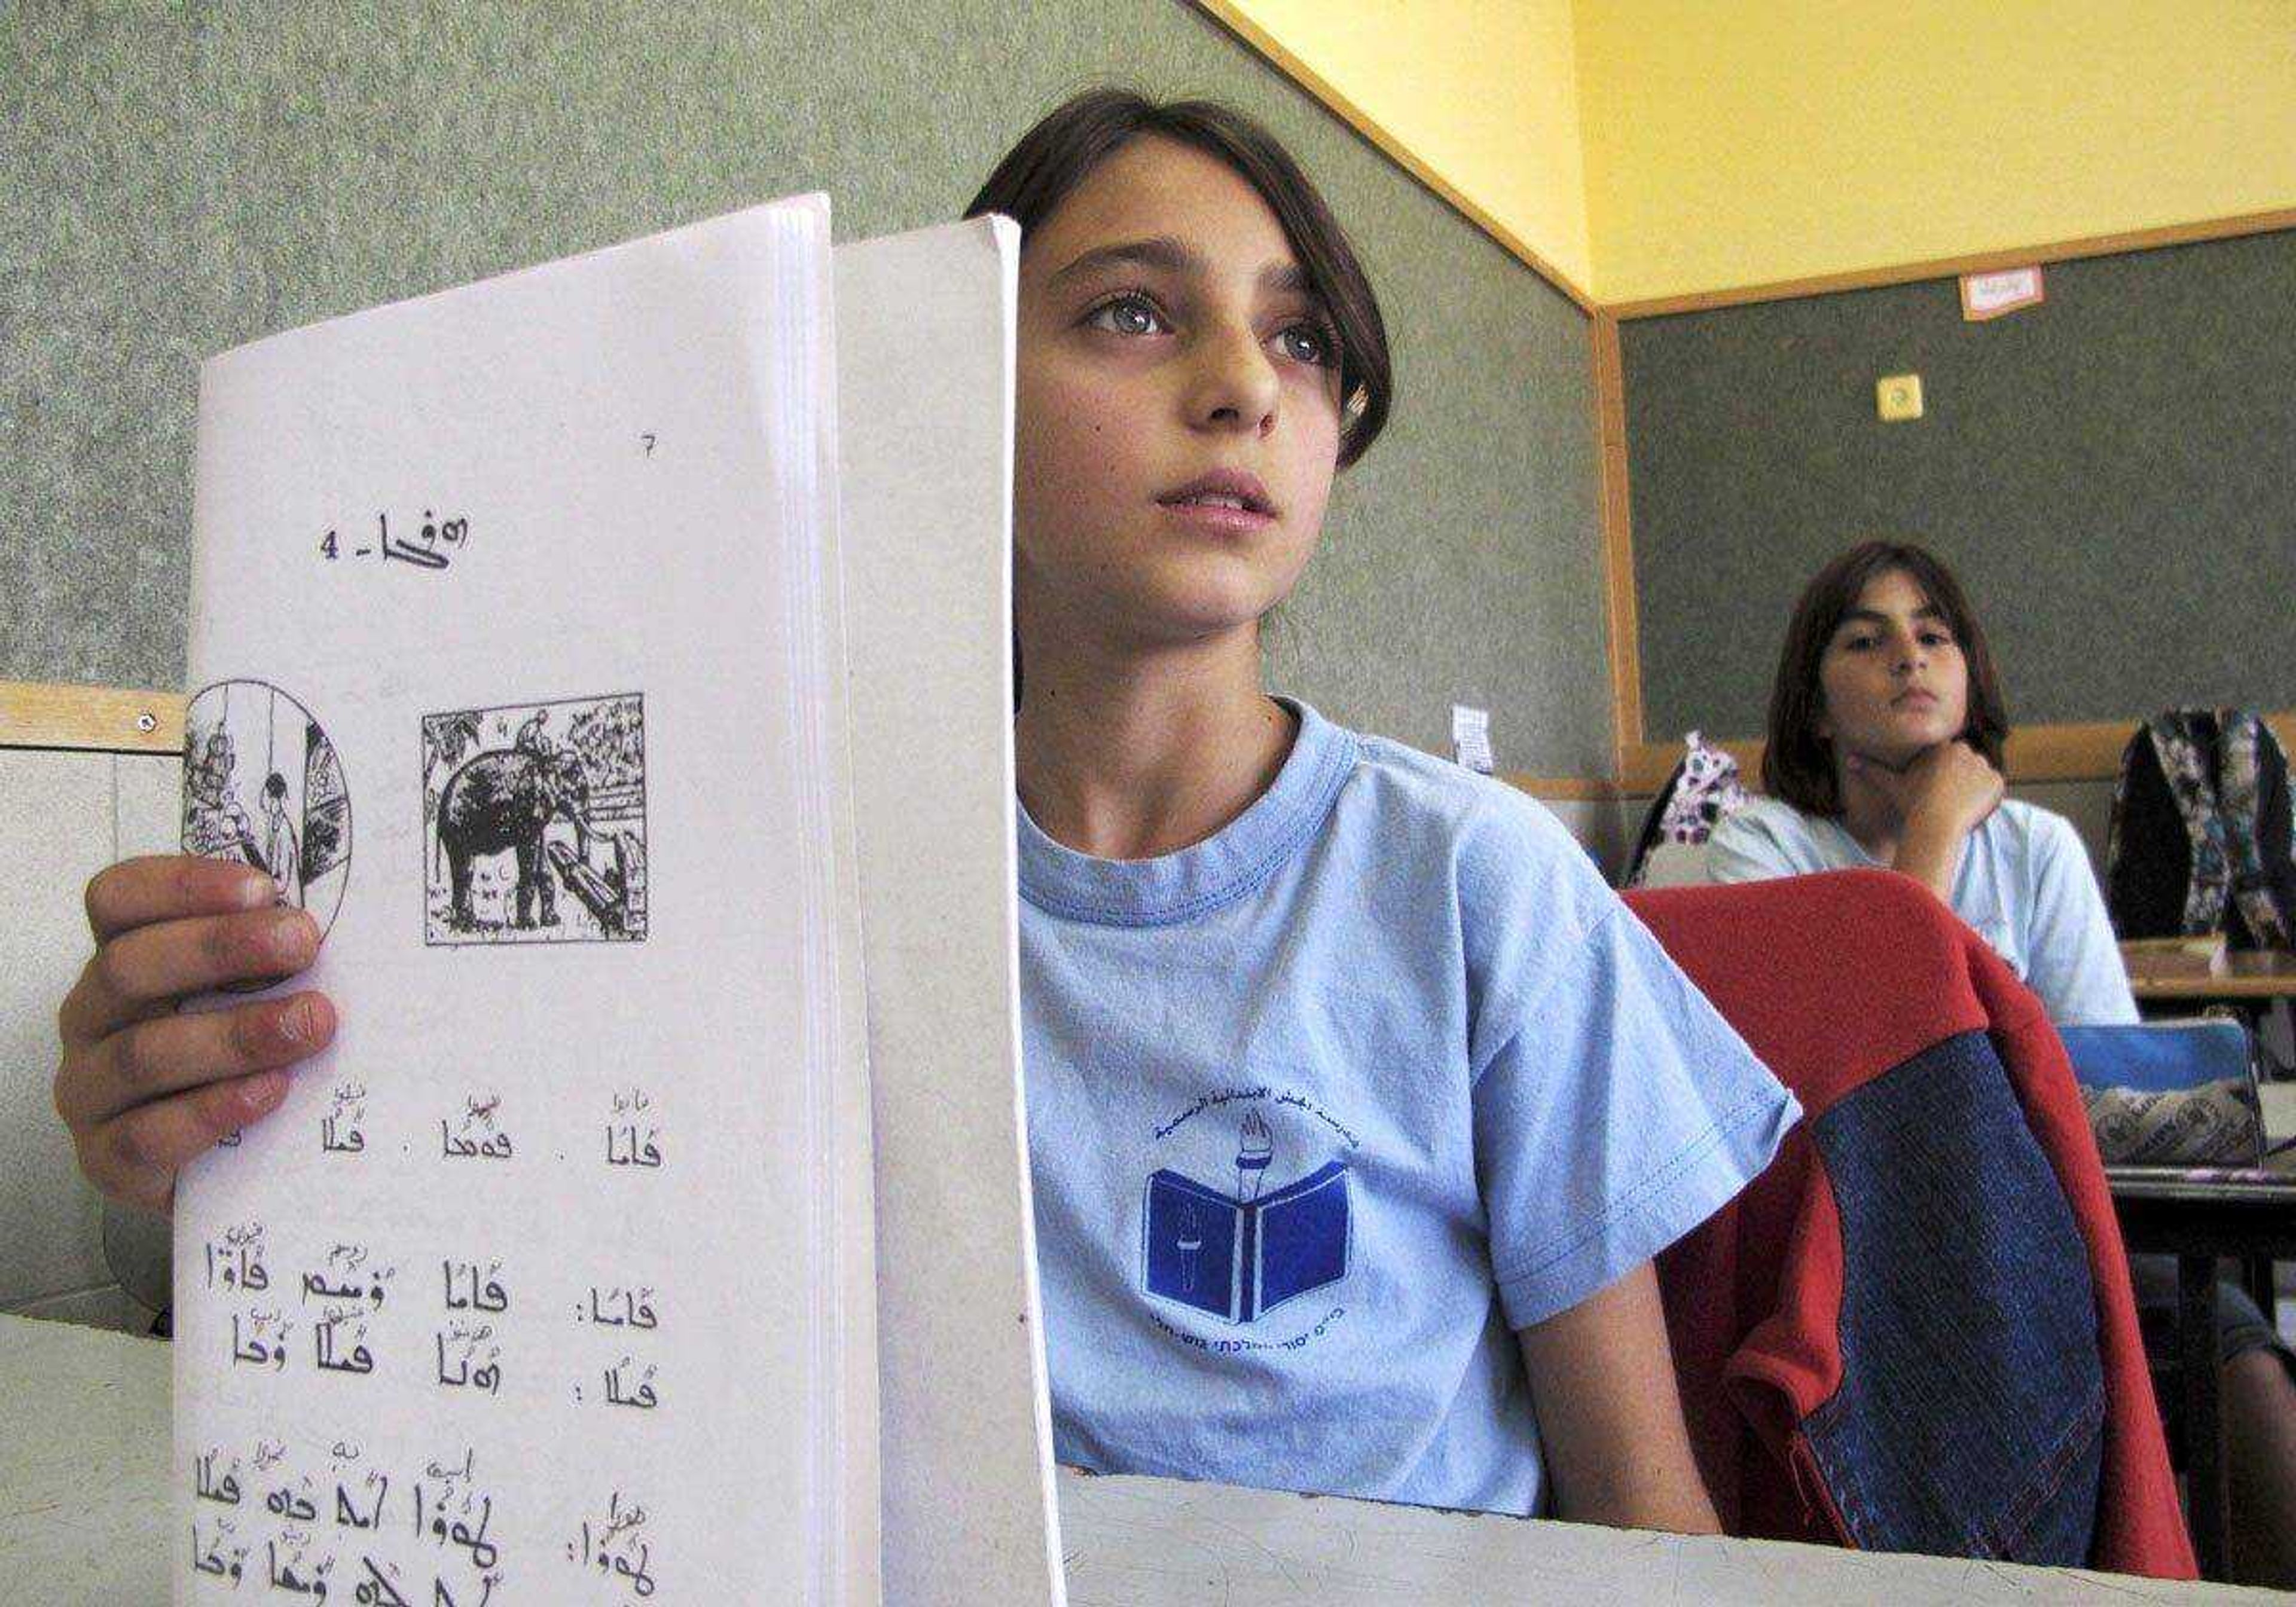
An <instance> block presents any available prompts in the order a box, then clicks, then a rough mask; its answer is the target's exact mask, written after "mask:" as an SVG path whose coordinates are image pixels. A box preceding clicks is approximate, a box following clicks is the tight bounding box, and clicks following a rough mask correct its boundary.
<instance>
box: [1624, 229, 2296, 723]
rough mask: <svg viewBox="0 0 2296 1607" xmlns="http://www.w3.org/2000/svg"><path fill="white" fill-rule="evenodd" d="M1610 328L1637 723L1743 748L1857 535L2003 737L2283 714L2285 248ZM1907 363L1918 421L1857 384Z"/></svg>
mask: <svg viewBox="0 0 2296 1607" xmlns="http://www.w3.org/2000/svg"><path fill="white" fill-rule="evenodd" d="M2046 290H2047V297H2048V299H2047V300H2046V303H2045V304H2044V305H2042V306H2040V307H2034V308H2030V309H2028V310H2026V311H2023V312H2019V313H2015V314H2013V315H2011V316H2007V317H2004V318H1999V319H1996V320H1993V321H1991V322H1989V323H1982V324H1968V323H1964V322H1963V320H1962V316H1961V304H1960V299H1959V295H1958V291H1957V288H1956V281H1954V280H1951V279H1946V280H1937V281H1931V282H1928V283H1919V284H1906V285H1895V286H1890V287H1889V288H1886V289H1881V290H1872V291H1854V292H1849V293H1846V294H1841V295H1833V296H1819V297H1812V298H1808V299H1800V300H1792V301H1776V302H1769V303H1766V304H1763V305H1759V306H1753V307H1727V308H1722V309H1718V310H1716V311H1713V312H1706V313H1693V314H1685V315H1682V316H1676V317H1669V318H1653V319H1646V320H1636V321H1633V322H1630V323H1628V324H1627V325H1626V326H1625V328H1624V330H1623V331H1622V337H1623V355H1624V358H1625V367H1626V383H1627V418H1628V454H1629V471H1630V474H1631V476H1632V480H1633V487H1634V518H1635V531H1634V540H1635V579H1636V597H1637V600H1638V603H1639V605H1640V606H1639V619H1640V624H1641V648H1642V655H1643V659H1642V678H1643V693H1644V705H1645V718H1644V724H1645V729H1646V734H1647V735H1648V736H1649V737H1650V738H1651V739H1652V740H1653V741H1655V740H1659V739H1661V738H1669V737H1673V736H1677V735H1679V734H1681V733H1682V732H1684V731H1685V730H1687V729H1690V728H1692V727H1693V726H1694V727H1697V728H1699V729H1702V730H1703V731H1704V732H1706V733H1707V734H1709V735H1712V736H1724V737H1741V736H1755V735H1759V734H1760V731H1761V726H1762V717H1763V709H1764V707H1765V704H1766V701H1767V695H1768V687H1769V682H1770V677H1771V676H1772V675H1773V674H1774V673H1775V668H1776V659H1777V652H1778V646H1779V644H1780V642H1781V641H1782V640H1783V638H1784V634H1785V625H1786V618H1787V615H1788V614H1789V612H1790V611H1792V606H1793V602H1794V599H1795V597H1796V596H1797V595H1798V594H1800V589H1801V587H1802V585H1803V583H1804V582H1805V581H1807V580H1808V578H1809V576H1810V574H1811V573H1812V572H1813V571H1814V570H1816V568H1817V567H1818V566H1819V564H1821V563H1822V562H1824V561H1825V559H1826V558H1827V557H1829V556H1831V555H1832V554H1833V553H1835V552H1836V551H1838V550H1840V549H1841V547H1843V546H1846V545H1849V544H1850V543H1851V542H1852V541H1854V540H1856V539H1858V538H1859V537H1862V536H1865V535H1869V534H1885V533H1894V534H1900V535H1902V536H1904V537H1909V538H1911V539H1913V540H1916V541H1919V542H1922V543H1923V544H1924V545H1929V546H1931V547H1933V548H1934V549H1935V550H1936V551H1938V552H1939V553H1940V554H1942V555H1943V556H1944V557H1945V559H1946V561H1947V562H1948V563H1950V564H1951V565H1953V567H1954V569H1955V570H1956V572H1958V573H1959V575H1960V576H1961V578H1962V582H1963V584H1964V586H1966V587H1967V588H1968V590H1969V592H1970V594H1971V599H1972V603H1973V605H1974V606H1975V607H1976V609H1977V611H1978V614H1979V618H1980V620H1981V621H1982V622H1983V624H1984V626H1985V628H1986V632H1987V634H1988V635H1989V637H1990V638H1991V640H1992V643H1993V646H1994V650H1995V653H1996V656H1997V659H1998V660H1999V664H2000V668H2001V673H2002V676H2003V679H2004V682H2005V686H2006V690H2007V693H2008V698H2009V707H2010V712H2011V715H2012V717H2013V718H2014V719H2016V720H2017V721H2019V722H2020V723H2025V722H2037V723H2038V722H2053V721H2063V720H2114V719H2121V718H2127V717H2137V716H2141V715H2144V714H2148V713H2151V712H2153V710H2155V709H2160V708H2162V707H2164V706H2166V705H2169V704H2171V703H2212V702H2231V703H2243V704H2247V705H2249V706H2251V707H2257V708H2264V709H2288V708H2292V707H2296V631H2292V628H2291V623H2290V621H2291V618H2292V607H2291V605H2292V603H2296V475H2292V474H2291V472H2290V470H2291V467H2292V464H2296V383H2292V382H2291V381H2292V379H2296V232H2284V233H2280V234H2262V235H2256V236H2252V237H2251V238H2248V239H2244V240H2226V241H2212V242H2206V243H2202V244H2197V245H2190V246H2180V247H2176V248H2172V249H2169V250H2153V251H2142V252H2133V253H2129V254H2127V255H2123V256H2118V257H2102V258H2092V259H2089V260H2087V261H2080V262H2067V263H2060V264H2055V265H2053V266H2049V267H2048V268H2047V269H2046ZM1907 371H1913V372H1918V373H1920V374H1921V375H1922V379H1923V392H1924V401H1925V403H1926V412H1927V416H1925V417H1924V418H1923V419H1921V420H1920V421H1918V422H1910V423H1898V424H1884V423H1882V422H1879V421H1878V420H1877V419H1876V418H1875V416H1874V381H1875V380H1877V379H1879V378H1881V377H1882V375H1883V374H1889V373H1904V372H1907Z"/></svg>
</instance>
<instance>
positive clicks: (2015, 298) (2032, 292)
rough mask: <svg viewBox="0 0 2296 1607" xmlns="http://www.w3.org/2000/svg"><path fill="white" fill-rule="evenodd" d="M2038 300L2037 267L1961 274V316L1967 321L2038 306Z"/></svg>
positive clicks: (2038, 274)
mask: <svg viewBox="0 0 2296 1607" xmlns="http://www.w3.org/2000/svg"><path fill="white" fill-rule="evenodd" d="M2041 300H2042V293H2041V270H2040V268H2039V267H2038V266H2033V267H2021V268H2006V269H2004V270H2003V271H2001V272H1999V273H1997V274H1964V275H1962V276H1961V316H1962V317H1963V319H1964V320H1965V321H1967V322H1969V323H1972V324H1974V323H1980V322H1982V321H1983V320H1985V319H1987V318H1997V317H1999V316H2001V315H2002V314H2004V313H2013V312H2015V311H2016V310H2017V309H2018V308H2020V307H2038V305H2040V302H2041Z"/></svg>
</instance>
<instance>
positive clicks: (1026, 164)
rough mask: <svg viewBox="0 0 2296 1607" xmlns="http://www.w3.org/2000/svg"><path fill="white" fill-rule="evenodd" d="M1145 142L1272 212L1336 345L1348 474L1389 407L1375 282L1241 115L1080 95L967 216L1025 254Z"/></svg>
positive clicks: (1334, 222) (1301, 181)
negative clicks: (1223, 170) (1046, 226)
mask: <svg viewBox="0 0 2296 1607" xmlns="http://www.w3.org/2000/svg"><path fill="white" fill-rule="evenodd" d="M1147 135H1157V136H1160V137H1161V138H1164V139H1169V140H1173V141H1177V143H1181V144H1184V145H1187V146H1190V147H1192V148H1193V149H1195V150H1197V151H1201V152H1203V153H1204V154H1205V155H1207V156H1210V157H1211V158H1213V159H1214V160H1218V161H1221V162H1224V163H1226V165H1227V166H1228V167H1229V168H1232V169H1234V172H1235V174H1236V176H1238V177H1240V178H1242V180H1243V182H1244V183H1246V184H1250V185H1251V187H1252V188H1253V189H1254V190H1256V191H1257V192H1259V198H1260V199H1261V200H1262V201H1266V202H1267V207H1268V209H1269V210H1270V211H1272V212H1274V213H1275V221H1276V222H1277V224H1279V225H1281V226H1282V227H1283V238H1284V239H1285V240H1286V241H1287V242H1290V244H1291V247H1292V253H1293V255H1295V256H1297V257H1298V258H1299V259H1300V266H1301V267H1303V268H1304V269H1306V271H1307V275H1308V289H1309V290H1310V291H1313V292H1314V294H1315V296H1316V299H1318V300H1320V301H1321V302H1322V303H1323V305H1324V311H1325V313H1326V314H1328V315H1329V316H1330V318H1331V320H1332V325H1333V331H1334V332H1336V333H1337V335H1338V337H1339V348H1340V353H1339V355H1340V398H1341V407H1342V413H1341V424H1340V455H1339V466H1340V467H1341V468H1342V469H1344V468H1346V467H1347V466H1348V465H1349V463H1354V462H1355V461H1356V460H1357V458H1359V457H1361V456H1362V455H1364V453H1365V451H1366V450H1367V449H1368V448H1369V447H1370V446H1371V444H1372V442H1373V441H1374V440H1375V439H1378V436H1379V432H1380V430H1382V428H1383V427H1384V426H1385V425H1386V423H1387V414H1388V408H1389V406H1390V404H1391V402H1392V401H1393V399H1394V395H1395V375H1394V369H1393V366H1392V365H1391V363H1390V358H1389V357H1388V350H1387V325H1386V323H1385V321H1384V320H1383V319H1382V318H1381V316H1380V311H1379V299H1378V298H1377V297H1376V296H1374V295H1373V294H1372V288H1371V281H1370V279H1369V278H1367V277H1366V276H1365V274H1364V271H1363V265H1362V264H1361V263H1359V262H1357V260H1356V254H1355V249H1354V248H1353V247H1352V246H1350V245H1349V243H1348V237H1347V234H1346V232H1345V231H1344V230H1342V229H1341V227H1340V225H1339V220H1338V219H1336V218H1334V217H1333V216H1332V211H1331V209H1330V208H1329V207H1327V206H1325V205H1324V198H1323V196H1322V195H1321V194H1320V193H1317V191H1316V186H1315V185H1314V184H1311V183H1309V182H1308V176H1307V175H1306V174H1305V173H1303V172H1301V171H1300V164H1299V163H1298V162H1296V161H1294V160H1292V153H1291V152H1288V151H1286V150H1284V148H1283V145H1282V144H1280V143H1277V141H1276V138H1275V135H1272V134H1270V133H1268V132H1267V129H1265V128H1263V127H1260V126H1259V124H1258V123H1256V122H1254V121H1253V120H1252V119H1250V118H1248V117H1246V116H1244V115H1243V113H1242V112H1240V111H1234V110H1233V109H1231V108H1229V107H1226V106H1222V105H1220V104H1218V102H1212V101H1169V102H1163V103H1161V104H1159V103H1158V102H1153V101H1151V100H1149V99H1148V98H1147V97H1146V96H1144V95H1142V94H1136V93H1135V92H1134V91H1131V90H1128V89H1118V88H1102V89H1091V90H1087V91H1086V92H1085V93H1084V94H1078V95H1076V96H1074V97H1072V98H1070V100H1068V101H1065V102H1062V104H1061V105H1059V106H1057V107H1055V108H1054V110H1053V111H1050V112H1048V113H1046V116H1045V117H1044V119H1042V120H1041V121H1039V122H1038V123H1037V126H1036V127H1033V128H1031V129H1029V132H1028V133H1026V134H1024V135H1021V141H1020V143H1018V144H1016V145H1014V146H1013V149H1012V150H1010V151H1008V152H1005V160H1002V161H1000V162H998V163H997V164H996V171H995V172H993V173H991V174H990V175H989V176H988V182H987V183H986V184H982V185H981V186H980V193H979V194H977V195H975V196H974V197H973V198H972V201H970V202H969V203H968V204H967V205H966V207H965V209H964V215H965V216H966V217H980V215H981V214H983V213H986V212H1002V213H1003V214H1004V215H1005V217H1010V218H1011V219H1013V222H1015V223H1017V224H1019V225H1021V242H1022V244H1023V246H1025V245H1026V244H1027V242H1028V237H1029V234H1032V233H1033V232H1034V231H1035V230H1036V229H1037V226H1038V225H1041V224H1043V223H1044V221H1045V220H1046V218H1048V217H1051V216H1052V215H1053V214H1054V212H1055V211H1057V210H1058V209H1059V208H1060V204H1061V202H1062V201H1065V200H1067V199H1068V197H1069V194H1070V192H1071V191H1073V190H1074V189H1075V188H1076V187H1077V186H1078V184H1082V183H1083V182H1084V181H1085V179H1086V178H1087V177H1088V176H1090V175H1091V173H1092V171H1093V169H1094V168H1097V167H1099V166H1100V164H1101V163H1102V162H1103V161H1106V160H1108V159H1109V158H1110V157H1111V156H1113V155H1114V154H1115V153H1116V152H1119V151H1120V150H1122V149H1123V148H1124V147H1125V146H1127V145H1128V144H1130V143H1132V142H1133V141H1134V140H1136V139H1140V138H1143V137H1144V136H1147Z"/></svg>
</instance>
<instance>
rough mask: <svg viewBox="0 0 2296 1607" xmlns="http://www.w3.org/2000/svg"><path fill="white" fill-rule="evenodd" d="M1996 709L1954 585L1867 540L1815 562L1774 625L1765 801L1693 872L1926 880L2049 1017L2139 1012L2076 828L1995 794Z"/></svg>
mask: <svg viewBox="0 0 2296 1607" xmlns="http://www.w3.org/2000/svg"><path fill="white" fill-rule="evenodd" d="M2008 735H2009V716H2008V711H2007V708H2006V706H2005V703H2004V702H2003V701H2002V696H2001V685H2000V682H1999V680H1998V679H1997V677H1996V676H1995V675H1994V670H1993V654H1992V652H1991V651H1990V650H1989V648H1988V647H1987V646H1986V644H1985V633H1984V632H1983V631H1982V630H1980V629H1979V628H1978V624H1977V617H1976V615H1975V614H1974V613H1972V611H1971V610H1970V607H1969V603H1968V600H1967V599H1966V598H1965V597H1964V595H1963V594H1962V590H1961V586H1960V584H1959V583H1958V582H1957V581H1956V580H1955V579H1954V578H1953V575H1952V573H1951V571H1949V570H1947V568H1946V567H1945V565H1944V564H1942V563H1940V562H1939V561H1938V560H1937V559H1936V558H1935V557H1934V556H1932V555H1931V553H1927V552H1925V551H1923V549H1922V548H1920V547H1917V546H1908V545H1900V544H1897V543H1892V542H1882V541H1869V542H1867V543H1866V544H1865V545H1862V546H1856V547H1852V548H1851V549H1850V550H1849V551H1848V552H1846V553H1842V554H1841V556H1839V557H1837V558H1835V559H1834V560H1833V562H1831V563H1829V564H1827V565H1826V566H1825V568H1824V569H1822V570H1819V571H1818V572H1817V575H1816V578H1814V579H1813V580H1811V581H1810V583H1809V586H1808V588H1807V589H1806V590H1804V591H1803V593H1802V594H1801V601H1800V603H1797V604H1795V606H1794V612H1793V619H1792V623H1791V624H1789V625H1788V626H1787V627H1786V641H1785V649H1784V652H1783V653H1782V654H1781V655H1780V656H1779V660H1778V676H1777V680H1776V682H1775V684H1774V685H1772V686H1771V688H1770V717H1769V729H1768V732H1767V743H1766V745H1765V746H1764V748H1763V750H1762V789H1763V791H1764V792H1765V793H1767V796H1766V797H1761V798H1756V799H1749V800H1748V803H1747V805H1746V807H1745V808H1743V809H1741V810H1739V811H1737V812H1736V813H1735V814H1733V815H1731V816H1729V817H1728V818H1726V819H1725V820H1724V821H1723V822H1722V823H1721V824H1719V825H1718V826H1716V827H1715V829H1714V834H1713V837H1712V838H1711V839H1710V840H1709V842H1708V844H1707V860H1706V865H1707V874H1708V875H1709V876H1710V877H1711V878H1712V879H1713V880H1714V881H1758V880H1759V879H1761V878H1763V877H1767V876H1792V875H1799V874H1802V873H1806V872H1810V871H1831V870H1842V869H1847V868H1851V867H1872V866H1881V867H1883V868H1886V869H1895V870H1898V871H1902V872H1903V873H1905V874H1907V875H1908V876H1911V877H1912V878H1914V880H1915V881H1919V882H1922V883H1923V884H1924V885H1926V886H1927V887H1928V888H1929V889H1930V890H1931V891H1932V892H1934V893H1936V894H1937V896H1938V897H1939V898H1942V899H1944V900H1945V901H1946V903H1947V904H1948V905H1950V906H1952V908H1953V912H1954V913H1955V914H1957V915H1959V916H1960V917H1961V918H1962V919H1963V920H1964V921H1966V922H1969V924H1970V925H1972V926H1973V927H1975V928H1976V929H1977V931H1978V933H1979V935H1980V936H1981V937H1983V938H1984V939H1985V940H1986V941H1987V942H1988V943H1989V944H1990V945H1992V947H1993V949H1994V952H1995V953H1997V954H1998V955H2000V956H2001V957H2002V958H2003V959H2005V960H2006V961H2008V962H2009V964H2010V967H2011V968H2012V969H2013V970H2014V971H2015V972H2017V974H2018V975H2019V976H2021V977H2022V978H2023V979H2024V980H2025V985H2026V986H2027V987H2029V988H2031V989H2032V990H2033V991H2034V992H2035V993H2036V994H2038V995H2039V996H2040V999H2041V1003H2042V1004H2043V1006H2044V1007H2045V1008H2046V1009H2047V1011H2048V1013H2049V1019H2050V1020H2051V1021H2055V1022H2058V1023H2059V1024H2061V1025H2064V1024H2080V1025H2093V1024H2100V1023H2107V1022H2114V1021H2135V1020H2136V1000H2135V999H2134V998H2133V997H2131V996H2130V995H2129V991H2128V971H2127V969H2126V968H2125V967H2124V966H2123V965H2122V964H2121V963H2120V949H2119V948H2118V947H2115V946H2114V943H2113V937H2112V922H2111V921H2110V920H2109V919H2108V918H2107V917H2106V915H2105V911H2104V898H2103V895H2102V894H2101V893H2100V892H2099V891H2098V890H2097V885H2096V877H2095V873H2093V872H2092V871H2091V870H2090V868H2089V862H2088V850H2087V849H2086V848H2084V847H2083V846H2082V844H2081V840H2080V834H2079V832H2076V831H2075V830H2074V829H2073V825H2072V823H2071V821H2069V820H2067V819H2066V818H2065V817H2064V816H2062V815H2054V814H2052V813H2050V812H2049V811H2048V810H2046V809H2043V808H2036V807H2035V806H2033V805H2031V804H2029V803H2025V802H2023V801H2021V800H2020V799H2013V798H2007V797H2005V796H2004V792H2005V787H2006V783H2005V782H2004V780H2003V779H2002V775H2001V766H2002V758H2001V750H2002V744H2003V742H2005V741H2006V740H2007V739H2008Z"/></svg>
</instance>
